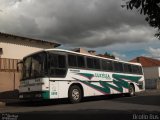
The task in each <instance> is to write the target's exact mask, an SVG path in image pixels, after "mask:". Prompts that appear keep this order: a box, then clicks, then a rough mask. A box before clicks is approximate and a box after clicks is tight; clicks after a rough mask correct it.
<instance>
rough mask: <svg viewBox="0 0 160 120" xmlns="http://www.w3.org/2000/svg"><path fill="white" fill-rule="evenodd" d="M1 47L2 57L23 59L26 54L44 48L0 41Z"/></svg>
mask: <svg viewBox="0 0 160 120" xmlns="http://www.w3.org/2000/svg"><path fill="white" fill-rule="evenodd" d="M0 48H2V49H3V53H2V55H1V58H9V59H22V58H23V57H24V56H26V55H28V54H30V53H32V52H36V51H39V50H42V48H35V47H29V46H22V45H16V44H10V43H0Z"/></svg>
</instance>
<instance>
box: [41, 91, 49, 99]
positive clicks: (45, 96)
mask: <svg viewBox="0 0 160 120" xmlns="http://www.w3.org/2000/svg"><path fill="white" fill-rule="evenodd" d="M49 96H50V95H49V91H43V93H42V97H43V99H49V98H50V97H49Z"/></svg>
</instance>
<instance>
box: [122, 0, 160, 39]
mask: <svg viewBox="0 0 160 120" xmlns="http://www.w3.org/2000/svg"><path fill="white" fill-rule="evenodd" d="M123 1H125V4H124V5H122V7H125V8H127V9H128V10H133V9H136V10H138V12H139V13H140V14H142V15H145V20H146V21H147V22H148V23H149V25H150V26H152V27H154V28H156V29H157V33H156V34H155V36H156V37H157V38H158V39H160V0H123Z"/></svg>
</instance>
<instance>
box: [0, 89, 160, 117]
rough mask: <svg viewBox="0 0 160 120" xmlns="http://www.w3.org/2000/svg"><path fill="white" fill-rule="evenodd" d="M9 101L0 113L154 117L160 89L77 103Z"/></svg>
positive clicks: (157, 112)
mask: <svg viewBox="0 0 160 120" xmlns="http://www.w3.org/2000/svg"><path fill="white" fill-rule="evenodd" d="M6 102H7V105H6V106H5V107H0V113H10V114H20V115H21V117H22V115H23V116H26V117H27V116H28V114H30V115H34V116H39V117H41V118H43V117H44V116H45V118H46V116H50V117H53V116H54V117H55V116H57V117H64V116H65V115H68V116H69V117H71V118H74V116H75V117H77V115H78V116H79V117H81V118H82V117H84V116H85V115H87V118H88V119H89V118H91V117H93V118H96V119H97V117H98V118H99V116H101V117H103V118H105V117H107V116H108V117H109V118H115V119H118V118H119V117H123V116H124V117H126V114H127V115H128V117H129V118H130V119H133V115H148V116H150V115H153V116H152V118H153V117H155V118H156V119H160V92H152V94H150V93H147V92H145V93H142V94H138V95H137V96H135V97H123V96H122V95H118V96H117V95H114V96H107V97H91V98H86V99H85V100H84V101H83V102H81V103H78V104H69V103H68V101H67V100H65V99H61V100H53V101H45V102H39V101H37V102H22V101H14V100H8V101H6ZM46 114H47V115H46ZM61 115H63V116H61ZM142 117H144V116H142ZM71 118H69V119H71ZM93 118H92V119H93ZM150 119H151V118H150Z"/></svg>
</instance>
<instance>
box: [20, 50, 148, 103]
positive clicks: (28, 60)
mask: <svg viewBox="0 0 160 120" xmlns="http://www.w3.org/2000/svg"><path fill="white" fill-rule="evenodd" d="M144 90H145V82H144V75H143V71H142V66H141V64H139V63H130V62H124V61H120V60H114V59H108V58H104V57H99V56H95V55H89V54H83V53H78V52H73V51H68V50H62V49H47V50H43V51H39V52H36V53H33V54H31V55H28V56H26V57H24V58H23V73H22V79H21V81H20V88H19V93H20V94H19V98H20V99H26V100H28V99H32V100H34V99H42V100H43V99H58V98H68V99H69V100H70V101H71V102H72V103H77V102H80V101H81V100H82V98H84V97H88V96H100V95H109V94H122V93H125V94H127V95H129V96H134V95H135V92H140V91H144Z"/></svg>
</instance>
